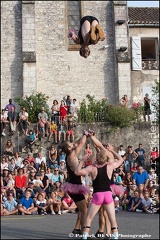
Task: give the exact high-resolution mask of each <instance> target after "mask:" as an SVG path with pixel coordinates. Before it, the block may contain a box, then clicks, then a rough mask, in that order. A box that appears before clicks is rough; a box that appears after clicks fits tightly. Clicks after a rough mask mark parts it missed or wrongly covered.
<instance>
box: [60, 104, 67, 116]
mask: <svg viewBox="0 0 160 240" xmlns="http://www.w3.org/2000/svg"><path fill="white" fill-rule="evenodd" d="M67 110H68V106H63V107H62V106H60V116H61V117H65V116H66V115H67Z"/></svg>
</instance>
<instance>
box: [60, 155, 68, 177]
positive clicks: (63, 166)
mask: <svg viewBox="0 0 160 240" xmlns="http://www.w3.org/2000/svg"><path fill="white" fill-rule="evenodd" d="M59 173H60V174H61V175H62V176H63V179H64V181H65V180H66V179H67V166H66V162H65V160H61V161H60V165H59Z"/></svg>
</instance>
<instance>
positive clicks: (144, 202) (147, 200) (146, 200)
mask: <svg viewBox="0 0 160 240" xmlns="http://www.w3.org/2000/svg"><path fill="white" fill-rule="evenodd" d="M151 203H152V199H151V198H150V194H149V192H148V191H145V193H144V198H143V199H142V205H143V206H142V209H143V211H144V212H146V211H147V210H148V209H149V208H150V207H151Z"/></svg>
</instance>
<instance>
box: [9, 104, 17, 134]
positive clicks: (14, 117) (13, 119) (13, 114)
mask: <svg viewBox="0 0 160 240" xmlns="http://www.w3.org/2000/svg"><path fill="white" fill-rule="evenodd" d="M8 119H9V123H10V130H11V134H12V135H13V134H14V133H15V131H16V127H17V113H16V111H15V108H14V107H12V108H11V111H10V112H9V113H8Z"/></svg>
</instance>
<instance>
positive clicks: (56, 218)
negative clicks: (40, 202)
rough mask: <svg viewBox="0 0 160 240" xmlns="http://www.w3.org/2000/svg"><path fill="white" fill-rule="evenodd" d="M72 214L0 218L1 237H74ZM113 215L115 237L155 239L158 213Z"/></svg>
mask: <svg viewBox="0 0 160 240" xmlns="http://www.w3.org/2000/svg"><path fill="white" fill-rule="evenodd" d="M76 217H77V214H71V213H67V214H64V215H50V214H48V215H46V216H38V215H36V216H35V215H32V216H26V215H24V216H20V215H16V216H6V217H1V239H76V238H75V237H73V236H72V234H71V232H72V230H73V227H74V224H75V221H76ZM116 217H117V222H118V227H119V239H133V238H134V239H135V238H136V239H142V238H143V239H159V215H158V214H145V213H129V212H124V211H120V212H119V213H118V214H116ZM97 230H98V215H96V217H95V218H94V220H93V223H92V226H91V232H90V234H95V233H96V231H97ZM136 235H137V236H136ZM77 239H80V238H79V237H77Z"/></svg>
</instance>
